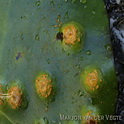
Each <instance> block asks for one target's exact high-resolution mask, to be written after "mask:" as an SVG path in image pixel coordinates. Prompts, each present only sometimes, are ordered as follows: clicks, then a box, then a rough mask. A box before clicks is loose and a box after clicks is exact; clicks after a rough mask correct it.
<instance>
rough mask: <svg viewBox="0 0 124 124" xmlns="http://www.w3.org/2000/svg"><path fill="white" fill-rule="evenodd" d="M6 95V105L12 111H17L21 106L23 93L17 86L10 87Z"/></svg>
mask: <svg viewBox="0 0 124 124" xmlns="http://www.w3.org/2000/svg"><path fill="white" fill-rule="evenodd" d="M8 95H9V98H8V103H9V104H10V106H11V107H12V108H13V109H17V108H18V107H20V106H21V103H22V95H23V93H22V91H21V89H20V88H19V87H18V86H14V87H11V88H10V89H9V90H8Z"/></svg>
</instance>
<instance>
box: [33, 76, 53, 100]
mask: <svg viewBox="0 0 124 124" xmlns="http://www.w3.org/2000/svg"><path fill="white" fill-rule="evenodd" d="M35 82H36V90H37V93H38V94H40V95H41V96H42V97H45V98H47V97H48V96H50V94H51V92H52V89H53V86H52V80H51V79H50V77H49V75H47V74H41V75H40V76H38V77H37V78H36V81H35Z"/></svg>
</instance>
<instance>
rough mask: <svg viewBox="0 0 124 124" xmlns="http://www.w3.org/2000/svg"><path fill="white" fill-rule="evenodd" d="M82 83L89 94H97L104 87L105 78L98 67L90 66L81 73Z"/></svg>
mask: <svg viewBox="0 0 124 124" xmlns="http://www.w3.org/2000/svg"><path fill="white" fill-rule="evenodd" d="M81 83H82V84H83V86H84V88H85V90H86V91H87V92H89V93H91V94H92V93H96V92H97V91H98V90H99V89H100V88H101V87H102V85H103V76H102V73H101V71H100V69H98V68H97V67H93V66H89V67H86V68H85V69H84V71H83V72H82V73H81Z"/></svg>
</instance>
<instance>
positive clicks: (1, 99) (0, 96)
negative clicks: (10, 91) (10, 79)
mask: <svg viewBox="0 0 124 124" xmlns="http://www.w3.org/2000/svg"><path fill="white" fill-rule="evenodd" d="M2 94H3V91H2V85H0V106H1V105H3V98H2Z"/></svg>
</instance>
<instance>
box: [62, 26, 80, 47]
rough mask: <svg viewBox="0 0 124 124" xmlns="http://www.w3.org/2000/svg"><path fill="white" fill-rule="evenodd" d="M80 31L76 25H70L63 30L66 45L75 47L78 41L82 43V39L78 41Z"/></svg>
mask: <svg viewBox="0 0 124 124" xmlns="http://www.w3.org/2000/svg"><path fill="white" fill-rule="evenodd" d="M77 33H78V30H77V29H76V27H75V26H74V25H69V26H67V27H65V28H64V29H63V39H64V42H65V44H67V45H74V44H75V43H76V42H77V41H78V42H80V38H78V40H77Z"/></svg>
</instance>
